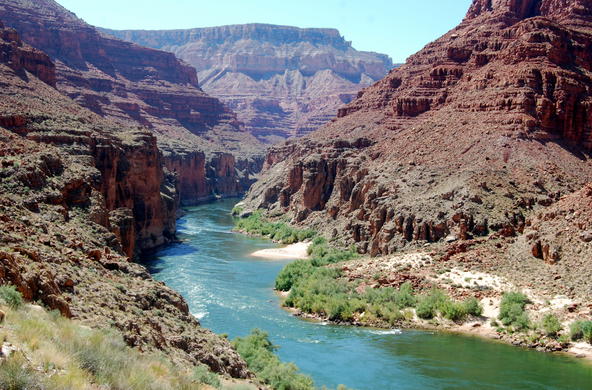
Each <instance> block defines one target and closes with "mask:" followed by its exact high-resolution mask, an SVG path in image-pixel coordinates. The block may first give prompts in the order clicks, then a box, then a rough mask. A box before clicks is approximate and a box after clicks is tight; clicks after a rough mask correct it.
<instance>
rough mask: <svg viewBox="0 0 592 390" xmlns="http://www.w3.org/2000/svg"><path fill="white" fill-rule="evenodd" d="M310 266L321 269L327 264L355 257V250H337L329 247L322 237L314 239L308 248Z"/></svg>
mask: <svg viewBox="0 0 592 390" xmlns="http://www.w3.org/2000/svg"><path fill="white" fill-rule="evenodd" d="M308 254H309V256H310V261H311V264H312V265H313V266H315V267H322V266H325V265H328V264H335V263H340V262H343V261H347V260H351V259H353V258H355V257H357V255H358V254H357V252H356V250H355V248H353V247H352V248H349V249H347V250H344V249H337V248H334V247H332V246H330V245H329V244H328V243H327V240H325V239H324V238H322V237H316V238H315V239H314V240H313V241H312V244H311V246H310V247H309V248H308Z"/></svg>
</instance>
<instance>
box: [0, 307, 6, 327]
mask: <svg viewBox="0 0 592 390" xmlns="http://www.w3.org/2000/svg"><path fill="white" fill-rule="evenodd" d="M5 316H6V313H4V312H3V311H2V310H0V324H1V323H3V322H4V317H5Z"/></svg>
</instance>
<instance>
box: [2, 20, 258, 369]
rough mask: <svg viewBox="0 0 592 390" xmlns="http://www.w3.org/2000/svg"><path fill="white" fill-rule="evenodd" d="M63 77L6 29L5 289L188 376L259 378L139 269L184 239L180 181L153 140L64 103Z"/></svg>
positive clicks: (147, 134)
mask: <svg viewBox="0 0 592 390" xmlns="http://www.w3.org/2000/svg"><path fill="white" fill-rule="evenodd" d="M54 70H55V69H54V66H53V63H52V62H51V61H50V60H49V57H48V56H47V55H45V54H43V53H42V52H40V51H39V50H38V49H33V48H32V47H30V46H28V45H26V44H23V43H22V42H21V41H20V39H19V37H18V35H17V34H15V32H14V30H12V29H4V28H0V84H1V85H2V88H0V284H2V285H4V284H12V285H14V286H16V287H17V289H18V290H19V291H20V292H21V293H22V295H23V297H24V298H25V299H27V300H30V301H40V302H42V303H43V304H44V305H46V306H47V307H49V308H50V309H54V310H59V311H60V313H61V314H62V315H64V316H67V317H72V318H76V319H78V320H81V321H83V323H84V324H86V325H89V326H93V327H96V328H106V327H110V326H112V327H115V328H117V329H119V330H120V331H121V333H122V335H123V337H124V339H125V340H126V342H127V343H128V344H129V345H131V346H134V347H138V348H140V349H141V350H143V351H162V352H164V353H165V354H166V356H168V357H169V358H170V359H171V360H172V361H173V362H174V363H175V364H178V365H180V366H182V367H187V368H190V367H192V366H194V365H196V364H198V363H203V364H207V365H208V366H209V367H211V369H212V370H214V371H217V372H220V373H224V374H229V375H232V376H234V377H242V378H245V377H248V376H250V373H249V372H248V370H247V368H246V363H245V362H244V361H243V360H242V359H241V358H240V357H239V355H238V354H237V353H236V351H234V350H233V349H232V347H231V346H230V343H229V342H228V341H227V340H225V339H223V338H220V337H218V336H216V335H214V334H213V333H211V332H210V331H208V330H205V329H203V328H201V327H200V326H199V322H198V321H197V320H196V319H195V318H194V317H193V316H192V315H191V314H190V313H189V308H188V305H187V303H186V302H185V301H184V300H183V298H182V297H181V296H180V295H179V294H177V293H175V292H174V291H172V290H170V289H169V288H167V287H166V286H164V285H163V284H162V283H158V282H156V281H155V280H153V279H152V278H151V277H150V275H149V274H148V272H147V271H146V269H145V268H144V267H142V266H140V265H138V264H136V263H133V262H130V259H129V256H131V255H133V254H134V252H136V251H139V250H143V249H150V248H154V247H156V246H158V245H161V244H163V243H165V242H167V240H169V239H170V238H172V236H173V235H174V232H175V217H176V210H177V205H178V202H179V199H178V194H177V190H176V178H175V177H174V176H171V175H170V173H168V172H167V171H166V170H165V169H164V168H163V163H162V157H161V153H160V151H159V150H158V148H157V144H156V138H155V136H154V135H153V134H152V133H150V132H149V131H147V130H142V129H137V128H129V127H123V126H122V125H121V124H120V123H118V122H114V121H111V120H109V119H106V118H104V117H102V116H99V115H97V114H95V113H93V112H91V111H89V110H87V109H85V108H83V107H82V106H80V105H78V104H77V103H76V102H74V101H73V100H71V99H69V98H68V97H66V96H64V95H63V94H61V93H60V92H59V91H58V90H57V89H56V88H54V86H53V84H54V83H52V80H53V78H52V74H55V73H53V72H54Z"/></svg>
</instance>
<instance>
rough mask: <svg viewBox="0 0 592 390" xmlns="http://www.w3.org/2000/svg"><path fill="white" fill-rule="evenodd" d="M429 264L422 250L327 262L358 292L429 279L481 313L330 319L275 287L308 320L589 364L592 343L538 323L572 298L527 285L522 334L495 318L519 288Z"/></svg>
mask: <svg viewBox="0 0 592 390" xmlns="http://www.w3.org/2000/svg"><path fill="white" fill-rule="evenodd" d="M434 264H435V263H434V261H433V259H432V258H431V256H430V255H428V254H426V253H423V252H412V253H406V254H401V255H397V256H390V257H388V258H367V257H364V258H359V259H355V260H351V261H346V262H343V263H339V264H335V265H330V266H329V267H332V268H338V269H339V270H340V271H341V274H340V276H339V278H340V279H342V280H347V281H348V282H353V281H355V283H356V285H357V287H356V291H357V292H364V291H365V290H367V289H380V288H385V287H386V288H388V287H392V286H393V285H396V284H397V283H401V281H402V280H405V281H410V280H415V281H417V280H424V281H429V283H430V284H431V285H432V288H435V287H437V288H439V289H441V290H442V291H446V292H447V293H448V294H450V296H452V297H466V296H467V295H471V294H472V295H473V296H476V297H478V298H479V304H480V305H481V307H482V314H481V315H479V316H469V318H468V319H467V320H464V321H460V322H458V321H452V320H450V319H447V318H446V317H445V316H443V315H442V314H438V315H435V316H434V317H432V318H430V319H422V318H420V317H419V316H418V315H417V310H416V309H415V308H406V309H405V310H403V311H402V318H401V319H400V320H397V321H396V323H395V324H393V323H389V322H388V321H385V320H384V319H379V318H374V319H373V320H367V319H365V317H366V313H365V312H362V313H354V315H353V316H352V317H351V319H339V320H335V319H332V318H331V317H330V316H329V315H327V314H324V313H311V312H306V311H303V310H301V309H300V308H298V307H294V306H292V307H290V305H286V300H287V299H288V298H289V297H290V294H291V290H289V291H278V295H279V296H280V297H281V299H282V305H283V306H284V308H285V309H286V310H287V311H288V312H290V313H291V314H292V315H294V316H296V317H299V318H302V319H305V320H308V321H317V322H322V323H330V324H334V325H345V326H356V327H373V328H380V329H417V330H429V331H441V332H449V333H455V334H462V335H467V336H476V337H481V338H485V339H490V340H495V341H498V342H502V343H505V344H509V345H513V346H518V347H524V348H529V349H534V350H536V351H539V352H555V353H562V354H566V355H569V356H572V357H576V358H580V359H585V360H587V361H588V362H590V363H592V345H590V344H589V343H586V342H572V341H571V340H568V339H567V337H560V335H559V333H558V334H556V335H555V336H554V337H550V336H548V335H546V334H545V331H544V329H543V326H542V325H541V322H542V320H543V318H544V317H545V315H548V314H550V313H556V312H560V313H563V314H565V313H569V312H570V310H572V308H573V307H574V306H577V304H576V303H575V302H574V301H573V300H570V299H566V298H565V297H561V296H558V297H555V298H554V299H552V300H546V299H544V298H542V297H539V296H537V295H536V294H535V293H534V292H533V291H532V290H531V289H523V290H524V291H525V292H526V293H527V294H528V300H529V304H528V305H527V311H528V315H529V317H530V323H531V328H530V329H529V330H528V331H525V332H520V331H512V330H511V329H508V328H507V327H504V326H503V325H502V323H501V321H500V320H499V317H500V303H501V301H502V296H503V294H504V292H506V291H518V290H519V287H518V286H515V285H513V284H512V283H510V282H509V281H507V280H506V279H505V278H503V277H500V276H497V275H492V274H488V273H483V272H477V271H464V270H461V269H456V268H453V269H450V270H447V272H434V268H433V266H434ZM401 267H403V268H404V269H405V271H404V276H403V277H399V278H394V279H392V278H389V277H388V276H386V275H385V270H401V269H402V268H401ZM475 281H477V282H478V285H475V284H474V283H475ZM400 285H401V284H399V286H400ZM475 290H477V292H475ZM575 318H577V315H574V314H573V312H572V313H571V315H568V316H566V315H563V316H562V320H563V321H562V322H561V324H560V328H561V330H562V335H564V336H567V335H568V329H569V328H570V323H571V322H573V321H574V319H575ZM558 332H560V330H558Z"/></svg>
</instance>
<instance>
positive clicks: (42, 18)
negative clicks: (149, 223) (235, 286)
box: [0, 0, 263, 201]
mask: <svg viewBox="0 0 592 390" xmlns="http://www.w3.org/2000/svg"><path fill="white" fill-rule="evenodd" d="M0 19H2V20H4V21H5V24H7V25H9V26H10V27H12V28H15V29H16V30H17V31H18V33H19V34H20V36H21V38H22V40H23V41H24V42H26V43H28V44H30V45H31V46H33V47H35V48H37V49H39V50H42V51H44V52H45V53H47V54H48V55H49V56H50V58H51V59H52V61H53V62H54V63H55V65H56V72H55V74H56V76H55V78H56V80H55V85H56V87H57V89H58V90H59V91H60V92H62V93H64V94H66V95H68V96H69V97H71V98H72V99H74V100H75V101H76V102H77V103H79V104H80V105H82V106H83V107H86V108H88V109H90V110H91V111H93V112H95V113H97V114H98V115H101V116H102V117H105V118H108V119H110V120H113V121H115V122H117V123H119V124H121V125H122V126H125V127H138V126H141V127H146V128H148V129H150V130H151V131H152V132H153V133H154V134H155V135H156V136H157V139H158V144H159V147H160V148H161V149H162V150H165V151H166V153H165V156H164V158H165V160H166V161H168V159H169V156H172V158H173V159H179V158H182V157H183V156H190V155H191V153H190V154H186V153H185V151H186V150H188V149H189V150H191V151H192V152H204V153H206V156H207V158H208V160H209V161H210V159H211V156H217V155H219V154H220V153H231V154H232V155H233V156H234V157H235V160H236V161H239V162H240V161H243V160H247V161H248V160H251V159H253V158H256V157H257V156H259V155H261V153H262V151H263V146H262V145H261V144H260V143H259V141H257V140H256V139H255V138H254V137H253V136H252V135H250V134H249V133H248V132H247V131H245V130H244V129H243V128H242V127H241V126H240V124H239V123H238V122H237V119H236V115H235V114H234V113H233V112H232V111H230V110H229V109H228V108H226V107H225V106H224V105H223V104H222V103H221V102H220V101H219V100H218V99H216V98H213V97H211V96H209V95H207V94H206V93H204V92H203V91H202V90H201V89H200V88H199V85H198V79H197V74H196V71H195V69H194V68H192V67H191V66H189V65H187V64H184V63H182V62H180V61H179V60H177V58H175V56H174V55H173V54H171V53H166V52H163V51H159V50H154V49H148V48H144V47H141V46H138V45H135V44H131V43H127V42H123V41H120V40H118V39H114V38H111V37H107V36H104V35H102V34H101V33H99V32H98V31H97V30H96V29H95V28H94V27H92V26H89V25H88V24H86V23H85V22H84V21H82V20H80V19H78V18H77V17H76V16H75V15H74V14H72V13H71V12H69V11H67V10H66V9H64V8H63V7H61V6H60V5H58V4H57V3H56V2H54V1H53V0H42V1H36V2H29V1H22V0H6V1H3V2H2V3H0ZM214 158H215V157H214ZM187 164H191V162H187ZM255 172H256V171H249V172H244V171H241V170H240V169H238V168H237V167H233V168H232V176H233V179H232V180H233V181H234V182H235V183H237V185H236V187H239V186H240V185H242V184H244V183H250V182H251V180H250V176H252V174H253V173H255ZM189 174H190V173H187V172H180V173H179V176H180V177H186V176H187V175H189ZM241 175H242V176H241ZM221 180H226V179H225V178H221ZM202 184H203V186H208V183H202ZM183 187H184V188H188V187H189V186H186V185H183ZM212 188H213V190H214V191H215V190H216V189H217V188H218V187H215V186H214V187H212ZM247 188H248V186H245V187H240V189H238V190H236V191H233V192H232V193H230V194H225V193H218V194H210V196H212V195H234V194H235V193H240V192H242V191H245V190H246V189H247ZM181 196H182V197H183V198H184V199H186V200H188V201H190V200H191V199H192V198H196V199H195V200H197V196H194V194H190V193H184V192H183V191H182V193H181Z"/></svg>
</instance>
